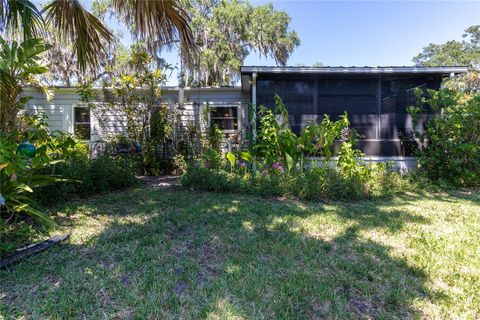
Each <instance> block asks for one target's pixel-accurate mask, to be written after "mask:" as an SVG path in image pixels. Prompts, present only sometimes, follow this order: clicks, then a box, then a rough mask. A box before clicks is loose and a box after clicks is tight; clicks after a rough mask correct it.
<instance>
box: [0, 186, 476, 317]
mask: <svg viewBox="0 0 480 320" xmlns="http://www.w3.org/2000/svg"><path fill="white" fill-rule="evenodd" d="M52 211H53V212H54V213H55V215H56V219H57V221H58V223H59V225H60V230H58V231H57V232H58V233H62V232H63V233H65V232H71V234H72V235H71V239H70V240H69V241H68V242H67V243H63V244H61V245H59V246H56V247H54V248H51V249H49V250H48V251H45V252H43V253H41V254H39V255H37V256H35V257H33V258H30V259H29V260H27V261H24V262H22V263H20V264H17V265H16V266H15V267H14V268H12V269H10V270H3V271H1V273H0V276H1V289H0V303H1V306H0V318H1V316H2V315H3V316H4V317H5V318H7V319H8V318H16V317H22V316H23V317H26V318H102V319H103V318H111V319H114V318H117V319H129V318H132V319H170V318H172V319H194V318H207V319H242V318H248V319H262V318H265V319H285V318H298V319H319V318H342V319H343V318H377V319H390V318H402V319H404V318H426V319H435V318H462V319H463V318H470V319H474V318H477V319H478V318H479V317H480V295H479V294H478V293H479V292H480V193H479V192H463V193H462V192H455V193H450V194H446V193H445V194H423V195H416V194H409V195H402V196H399V197H396V198H392V199H382V200H366V201H357V202H350V203H336V202H332V203H310V202H300V201H294V200H285V199H273V198H271V199H265V198H259V197H254V196H241V195H234V194H218V193H198V192H194V191H187V190H182V189H175V188H170V189H149V188H147V187H144V188H138V189H135V190H131V191H126V192H122V193H115V194H109V195H105V196H99V197H95V198H91V199H89V200H84V201H79V202H75V203H70V204H68V205H65V206H63V207H58V208H55V209H54V210H52Z"/></svg>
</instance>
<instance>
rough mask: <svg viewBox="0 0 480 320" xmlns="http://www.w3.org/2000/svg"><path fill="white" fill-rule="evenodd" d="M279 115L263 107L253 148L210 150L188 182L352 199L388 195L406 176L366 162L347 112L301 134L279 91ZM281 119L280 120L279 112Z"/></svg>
mask: <svg viewBox="0 0 480 320" xmlns="http://www.w3.org/2000/svg"><path fill="white" fill-rule="evenodd" d="M275 101H276V110H277V112H279V115H276V114H275V113H274V112H273V111H272V110H269V109H266V108H264V107H260V110H259V114H258V116H259V122H260V125H259V128H258V139H257V140H256V141H255V142H254V143H253V146H252V150H253V152H249V151H242V150H240V151H235V152H228V153H227V154H226V157H224V158H222V157H221V156H220V153H219V152H218V151H216V150H214V149H212V148H211V149H207V151H206V152H205V153H204V154H203V155H202V156H201V157H200V158H199V160H198V161H197V163H196V164H194V165H190V166H189V167H188V169H187V171H186V173H185V174H184V175H183V176H182V177H181V182H182V184H183V185H184V186H186V187H191V188H197V189H201V190H209V191H224V192H242V193H251V194H258V195H267V196H280V195H283V196H292V197H298V198H303V199H309V200H326V199H352V198H363V197H371V196H381V195H390V194H392V193H395V192H398V191H399V190H400V189H401V188H405V186H406V181H405V180H404V179H402V178H401V177H400V175H399V174H398V173H397V172H395V171H394V170H393V167H392V166H391V165H390V164H386V163H379V164H368V163H366V162H365V161H364V160H362V158H363V157H364V156H365V155H364V154H363V153H362V152H361V151H360V150H357V149H355V148H354V144H355V132H353V131H352V130H351V129H350V128H349V121H348V118H347V115H344V116H343V117H341V118H340V120H338V121H331V120H330V118H329V117H328V116H325V118H324V119H323V120H322V122H321V123H320V124H318V125H313V124H312V125H308V126H307V127H306V128H305V129H304V130H303V131H302V133H301V134H300V136H297V135H296V134H295V133H293V132H292V131H291V130H290V128H289V127H288V113H287V111H286V108H285V106H284V104H283V102H282V100H281V98H280V97H279V96H275ZM278 117H280V118H281V120H280V121H278V120H277V118H278ZM335 141H340V142H341V144H340V150H339V152H338V160H337V161H336V165H335V166H332V165H331V161H330V160H331V156H332V155H333V144H334V143H335ZM312 155H313V156H323V159H324V160H323V165H322V166H321V167H318V166H317V164H316V163H312V164H308V161H307V156H312Z"/></svg>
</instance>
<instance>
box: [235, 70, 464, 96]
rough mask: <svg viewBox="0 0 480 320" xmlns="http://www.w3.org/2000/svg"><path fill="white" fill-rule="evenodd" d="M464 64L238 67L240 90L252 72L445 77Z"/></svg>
mask: <svg viewBox="0 0 480 320" xmlns="http://www.w3.org/2000/svg"><path fill="white" fill-rule="evenodd" d="M467 72H468V67H465V66H442V67H415V66H413V67H400V66H391V67H261V66H242V67H241V68H240V73H241V81H242V90H249V89H250V83H251V77H252V74H254V73H255V74H257V76H260V75H323V76H325V75H338V76H341V75H347V76H348V75H381V74H391V75H409V74H412V75H414V74H423V75H426V74H428V75H438V76H441V77H447V76H450V75H456V74H462V73H467Z"/></svg>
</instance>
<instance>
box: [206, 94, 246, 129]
mask: <svg viewBox="0 0 480 320" xmlns="http://www.w3.org/2000/svg"><path fill="white" fill-rule="evenodd" d="M208 106H209V107H210V108H212V109H213V108H216V109H218V108H233V109H236V111H237V115H236V117H231V119H228V120H233V121H235V120H236V122H237V129H222V128H219V129H220V130H221V131H222V132H224V133H235V132H239V131H241V127H242V105H241V103H219V102H209V103H208ZM235 118H236V119H235ZM214 119H225V118H224V117H212V112H209V113H208V125H209V126H210V125H211V124H212V122H213V120H214Z"/></svg>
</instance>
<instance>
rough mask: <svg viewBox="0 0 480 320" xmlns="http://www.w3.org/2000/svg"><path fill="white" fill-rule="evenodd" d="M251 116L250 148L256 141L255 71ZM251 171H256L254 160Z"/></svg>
mask: <svg viewBox="0 0 480 320" xmlns="http://www.w3.org/2000/svg"><path fill="white" fill-rule="evenodd" d="M251 110H252V117H251V126H252V143H251V145H250V148H252V147H253V145H254V144H255V142H256V141H257V73H256V72H254V73H252V108H251ZM252 171H253V172H254V173H255V172H256V171H257V164H256V161H253V163H252Z"/></svg>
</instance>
